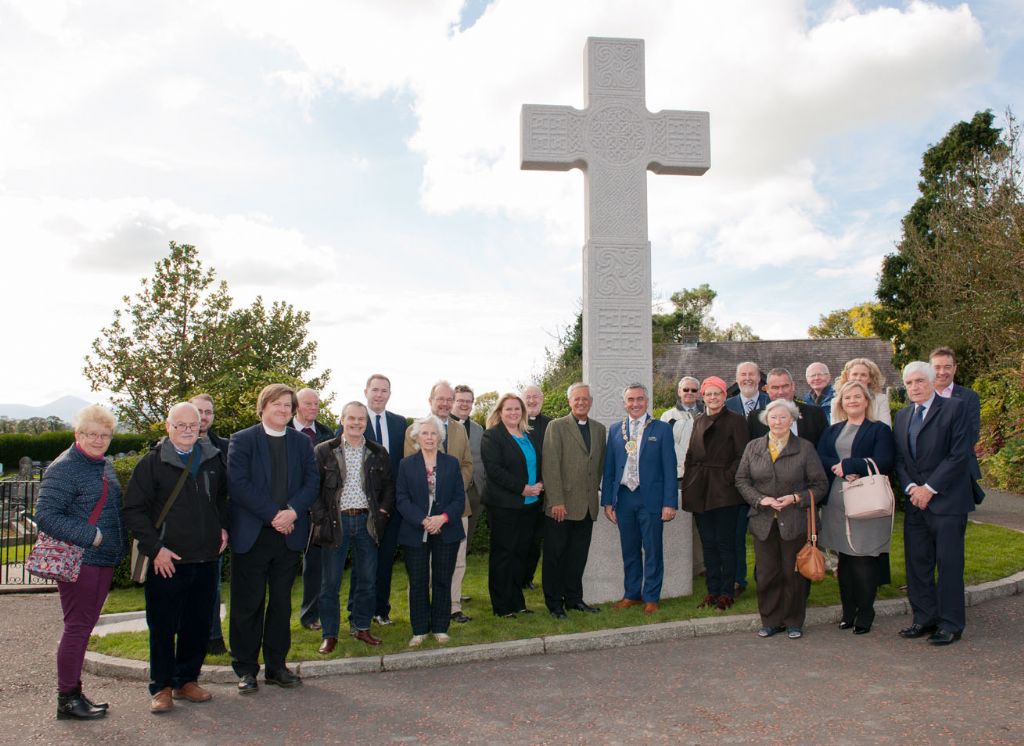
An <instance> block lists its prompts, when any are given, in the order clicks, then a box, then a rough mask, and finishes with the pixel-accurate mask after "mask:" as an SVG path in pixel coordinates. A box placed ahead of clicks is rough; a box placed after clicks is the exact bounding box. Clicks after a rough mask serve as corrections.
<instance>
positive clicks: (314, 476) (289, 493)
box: [228, 383, 320, 694]
mask: <svg viewBox="0 0 1024 746" xmlns="http://www.w3.org/2000/svg"><path fill="white" fill-rule="evenodd" d="M297 404H298V402H297V399H296V397H295V392H294V391H293V390H292V389H291V388H289V387H288V386H285V385H284V384H283V383H274V384H271V385H269V386H267V387H266V388H264V389H263V391H261V392H260V395H259V399H258V401H257V405H256V413H257V415H259V418H260V423H259V424H258V425H253V426H252V427H249V428H246V429H245V430H240V431H239V432H237V433H235V434H234V435H232V436H231V443H230V445H229V447H228V494H229V496H230V500H229V502H228V518H229V522H230V526H231V529H230V536H231V620H230V634H231V656H232V661H231V665H232V667H233V668H234V670H235V674H236V675H237V676H238V691H239V693H240V694H251V693H253V692H256V691H257V689H258V686H257V683H256V675H257V674H258V673H259V670H260V664H259V660H258V658H259V653H260V649H261V648H262V650H263V660H264V662H265V664H266V675H265V678H266V681H267V683H268V684H276V685H278V686H282V687H294V686H298V685H299V684H301V683H302V682H301V680H300V679H299V677H298V676H296V675H295V674H293V673H292V672H291V671H289V670H288V667H287V666H286V665H285V661H286V660H287V658H288V650H289V648H290V647H291V615H292V598H291V594H292V585H293V584H294V583H295V577H296V575H297V574H298V569H299V562H300V561H301V560H302V551H303V550H304V549H305V548H306V542H307V540H308V538H309V507H310V506H311V505H312V504H313V501H314V500H315V499H316V496H317V491H318V489H319V487H320V477H319V475H318V473H317V468H316V461H315V460H314V459H313V446H312V445H311V444H310V442H309V438H307V437H306V436H305V435H303V434H302V433H300V432H298V431H297V430H295V429H294V428H290V427H288V421H289V420H290V419H291V418H292V416H293V415H294V414H295V408H296V406H297ZM268 589H269V598H268V595H267V594H268ZM264 609H265V611H266V613H265V614H264Z"/></svg>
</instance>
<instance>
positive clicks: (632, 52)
mask: <svg viewBox="0 0 1024 746" xmlns="http://www.w3.org/2000/svg"><path fill="white" fill-rule="evenodd" d="M641 44H642V42H641V43H640V44H638V43H636V42H626V43H621V42H620V43H614V42H611V43H610V42H598V43H596V48H595V50H594V55H593V67H592V75H593V84H594V85H596V87H599V88H605V89H611V90H627V91H641V90H642V89H643V84H644V81H643V71H642V70H641V66H642V63H643V56H642V52H641Z"/></svg>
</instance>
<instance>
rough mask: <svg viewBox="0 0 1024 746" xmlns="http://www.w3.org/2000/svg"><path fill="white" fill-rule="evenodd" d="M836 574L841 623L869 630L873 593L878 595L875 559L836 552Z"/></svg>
mask: <svg viewBox="0 0 1024 746" xmlns="http://www.w3.org/2000/svg"><path fill="white" fill-rule="evenodd" d="M836 572H837V573H838V574H839V598H840V600H841V601H842V602H843V621H844V622H846V623H847V624H853V625H856V626H858V627H864V628H865V629H871V624H872V622H874V621H875V594H876V593H878V557H855V556H853V555H850V554H843V553H842V552H839V568H838V569H837V570H836Z"/></svg>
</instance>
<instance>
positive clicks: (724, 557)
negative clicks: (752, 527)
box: [693, 505, 748, 598]
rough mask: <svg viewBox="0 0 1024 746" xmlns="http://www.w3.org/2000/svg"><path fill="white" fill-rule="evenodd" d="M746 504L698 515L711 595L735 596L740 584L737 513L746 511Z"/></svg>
mask: <svg viewBox="0 0 1024 746" xmlns="http://www.w3.org/2000/svg"><path fill="white" fill-rule="evenodd" d="M747 509H748V508H747V506H746V505H727V506H725V507H723V508H715V509H714V510H706V511H704V512H703V513H694V516H693V518H694V520H695V521H696V522H697V531H698V532H700V543H701V545H702V546H703V549H704V575H705V579H706V580H707V584H708V594H710V595H712V596H728V597H729V598H732V596H733V585H734V584H735V582H736V580H735V579H736V524H737V521H738V520H739V519H738V517H737V515H736V514H737V513H739V512H740V511H741V510H742V511H744V512H745V511H746V510H747Z"/></svg>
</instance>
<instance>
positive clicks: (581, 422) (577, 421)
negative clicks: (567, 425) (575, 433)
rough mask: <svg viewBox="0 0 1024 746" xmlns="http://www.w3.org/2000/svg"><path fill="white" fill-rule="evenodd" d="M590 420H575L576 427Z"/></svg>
mask: <svg viewBox="0 0 1024 746" xmlns="http://www.w3.org/2000/svg"><path fill="white" fill-rule="evenodd" d="M589 421H590V420H576V424H577V425H586V424H587V423H588V422H589Z"/></svg>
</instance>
